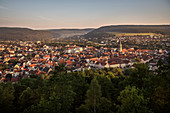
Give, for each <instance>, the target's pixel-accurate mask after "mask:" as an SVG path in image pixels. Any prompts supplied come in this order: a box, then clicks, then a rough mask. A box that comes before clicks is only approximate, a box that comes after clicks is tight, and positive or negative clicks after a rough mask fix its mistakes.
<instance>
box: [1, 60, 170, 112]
mask: <svg viewBox="0 0 170 113" xmlns="http://www.w3.org/2000/svg"><path fill="white" fill-rule="evenodd" d="M158 67H159V68H158V70H157V71H155V72H154V73H153V72H151V71H149V68H148V66H147V65H146V64H141V63H137V64H135V68H133V69H129V70H128V71H126V72H125V73H123V72H122V70H121V69H120V68H114V69H104V70H85V71H82V72H70V73H67V69H66V68H65V66H64V65H60V66H58V67H56V70H55V71H54V73H53V74H51V75H50V76H49V77H48V79H47V78H46V75H45V76H44V77H43V76H34V75H32V76H30V78H25V79H21V80H20V81H19V82H17V83H14V84H12V83H10V82H7V83H1V84H0V109H1V110H2V111H3V112H4V113H22V112H23V113H31V112H32V113H49V112H50V113H56V112H57V113H75V112H77V113H113V112H120V113H124V112H129V113H134V112H135V113H138V112H139V113H143V112H151V111H153V112H156V113H160V112H161V113H162V112H163V113H168V112H169V108H170V101H169V98H170V96H169V93H170V74H169V64H166V65H165V64H163V63H162V62H161V61H160V62H159V63H158ZM124 74H125V75H124Z"/></svg>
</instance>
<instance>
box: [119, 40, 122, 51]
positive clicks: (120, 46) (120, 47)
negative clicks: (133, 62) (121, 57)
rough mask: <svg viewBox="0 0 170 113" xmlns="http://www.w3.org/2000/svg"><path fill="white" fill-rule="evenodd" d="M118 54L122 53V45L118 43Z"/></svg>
mask: <svg viewBox="0 0 170 113" xmlns="http://www.w3.org/2000/svg"><path fill="white" fill-rule="evenodd" d="M119 52H122V43H121V41H120V44H119Z"/></svg>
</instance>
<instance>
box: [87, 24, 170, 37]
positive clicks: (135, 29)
mask: <svg viewBox="0 0 170 113" xmlns="http://www.w3.org/2000/svg"><path fill="white" fill-rule="evenodd" d="M114 33H158V34H163V35H165V34H168V35H170V25H111V26H103V27H100V28H98V29H95V30H93V31H91V32H89V33H87V34H86V35H84V37H85V38H96V37H98V38H102V37H112V36H114Z"/></svg>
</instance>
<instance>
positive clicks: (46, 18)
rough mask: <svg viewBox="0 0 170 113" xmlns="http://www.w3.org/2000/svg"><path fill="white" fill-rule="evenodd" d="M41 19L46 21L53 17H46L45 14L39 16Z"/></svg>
mask: <svg viewBox="0 0 170 113" xmlns="http://www.w3.org/2000/svg"><path fill="white" fill-rule="evenodd" d="M39 18H40V19H42V20H45V21H52V20H53V19H52V18H48V17H44V16H39Z"/></svg>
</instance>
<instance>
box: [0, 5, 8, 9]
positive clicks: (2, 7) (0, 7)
mask: <svg viewBox="0 0 170 113" xmlns="http://www.w3.org/2000/svg"><path fill="white" fill-rule="evenodd" d="M0 9H8V8H7V7H4V6H0Z"/></svg>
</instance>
